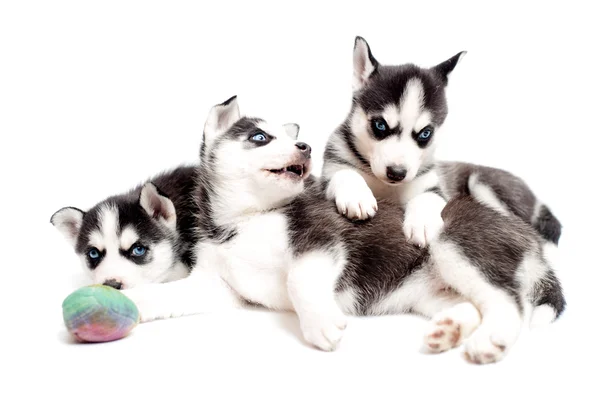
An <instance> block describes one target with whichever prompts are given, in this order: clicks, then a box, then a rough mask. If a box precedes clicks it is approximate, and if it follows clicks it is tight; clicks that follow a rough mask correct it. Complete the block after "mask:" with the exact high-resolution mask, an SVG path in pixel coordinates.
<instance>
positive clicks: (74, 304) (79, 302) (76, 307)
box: [62, 285, 140, 342]
mask: <svg viewBox="0 0 600 399" xmlns="http://www.w3.org/2000/svg"><path fill="white" fill-rule="evenodd" d="M62 309H63V319H64V322H65V326H66V327H67V330H68V331H69V332H70V333H71V334H72V335H73V336H74V337H75V339H77V340H78V341H80V342H108V341H115V340H118V339H121V338H123V337H125V336H127V334H129V332H130V331H131V330H132V329H133V328H134V327H135V326H137V324H138V323H139V319H140V317H139V312H138V308H137V307H136V306H135V304H134V303H133V301H131V299H129V298H128V297H127V296H125V294H123V293H122V292H120V291H119V290H116V289H114V288H112V287H109V286H106V285H90V286H87V287H82V288H80V289H78V290H76V291H74V292H73V293H71V294H70V295H69V296H68V297H66V298H65V300H64V301H63V303H62Z"/></svg>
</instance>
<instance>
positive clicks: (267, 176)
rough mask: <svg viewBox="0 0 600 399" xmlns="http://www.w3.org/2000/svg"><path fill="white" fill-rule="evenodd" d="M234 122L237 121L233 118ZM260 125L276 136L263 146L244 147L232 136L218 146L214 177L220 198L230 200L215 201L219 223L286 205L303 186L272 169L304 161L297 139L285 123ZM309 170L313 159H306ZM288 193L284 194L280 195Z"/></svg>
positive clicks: (215, 210) (215, 216)
mask: <svg viewBox="0 0 600 399" xmlns="http://www.w3.org/2000/svg"><path fill="white" fill-rule="evenodd" d="M234 122H235V121H234ZM258 128H259V129H261V130H263V131H264V132H265V133H268V134H269V135H271V136H274V137H275V139H274V140H273V141H272V142H271V143H269V145H265V146H262V147H257V148H253V149H252V150H251V151H249V150H247V149H245V148H244V147H243V146H244V144H243V143H242V142H241V141H234V140H230V141H227V142H225V143H223V144H222V145H221V146H219V148H217V149H215V159H217V160H218V162H217V163H216V164H215V165H214V166H213V171H214V173H215V176H216V178H215V181H216V182H218V187H216V189H217V190H218V193H219V195H218V196H217V197H218V198H228V199H229V202H227V203H224V202H215V203H212V204H211V205H212V211H213V213H214V218H215V221H216V222H217V223H218V224H222V225H226V224H230V223H234V222H235V221H236V220H237V219H238V218H240V217H241V218H243V217H245V216H246V215H248V214H250V213H253V212H262V211H264V210H267V209H270V208H272V207H274V206H281V205H284V204H285V203H286V202H289V200H290V199H291V198H293V197H294V196H296V195H297V194H299V193H300V192H301V191H302V190H303V189H304V184H303V183H302V182H301V183H300V184H298V182H297V181H296V180H293V179H288V178H284V177H281V176H279V175H275V174H273V173H271V172H269V170H270V169H281V168H284V167H286V166H289V165H292V164H296V163H301V162H304V159H302V156H301V154H300V151H299V149H298V148H297V147H296V145H295V144H296V140H293V139H292V138H291V137H290V136H289V135H288V132H287V131H286V128H285V127H283V126H272V125H269V124H267V123H264V122H263V123H260V124H259V126H258ZM305 165H306V173H310V169H311V166H310V162H308V163H306V164H305ZM282 193H285V195H281V194H282Z"/></svg>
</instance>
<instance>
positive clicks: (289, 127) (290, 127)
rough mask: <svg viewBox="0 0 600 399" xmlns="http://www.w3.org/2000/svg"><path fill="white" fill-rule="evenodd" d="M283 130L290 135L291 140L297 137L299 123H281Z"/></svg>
mask: <svg viewBox="0 0 600 399" xmlns="http://www.w3.org/2000/svg"><path fill="white" fill-rule="evenodd" d="M283 127H284V129H285V132H286V133H287V135H288V136H290V137H291V139H292V140H297V139H298V132H300V125H298V124H297V123H286V124H285V125H283Z"/></svg>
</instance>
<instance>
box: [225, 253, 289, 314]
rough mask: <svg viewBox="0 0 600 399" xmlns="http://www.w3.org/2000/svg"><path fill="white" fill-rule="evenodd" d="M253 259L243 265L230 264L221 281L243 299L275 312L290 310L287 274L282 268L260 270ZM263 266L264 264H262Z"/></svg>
mask: <svg viewBox="0 0 600 399" xmlns="http://www.w3.org/2000/svg"><path fill="white" fill-rule="evenodd" d="M254 261H255V259H252V260H248V261H247V262H245V263H244V264H241V263H237V262H236V263H231V264H229V265H228V266H227V267H226V268H225V269H224V270H223V273H222V276H223V279H224V280H225V281H226V282H227V283H228V284H229V285H230V286H231V288H233V289H234V290H235V291H236V292H237V293H238V294H239V295H240V296H241V297H243V298H244V299H246V300H248V301H250V302H253V303H257V304H260V305H263V306H265V307H267V308H270V309H275V310H292V309H293V306H292V302H291V300H290V297H289V295H288V290H287V272H286V271H285V269H284V268H283V267H279V268H270V267H267V268H262V267H260V265H258V264H256V265H255V266H253V264H254ZM263 265H264V264H263Z"/></svg>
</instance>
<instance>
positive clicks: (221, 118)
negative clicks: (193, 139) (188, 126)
mask: <svg viewBox="0 0 600 399" xmlns="http://www.w3.org/2000/svg"><path fill="white" fill-rule="evenodd" d="M239 119H240V110H239V107H238V103H237V96H233V97H231V98H229V99H228V100H227V101H225V102H223V103H221V104H217V105H215V106H214V107H212V108H211V110H210V111H209V113H208V118H207V119H206V122H205V124H204V140H203V141H204V143H206V145H210V143H211V142H212V141H213V140H214V139H215V138H216V137H218V136H219V135H221V134H223V133H224V132H226V131H227V130H228V129H229V128H230V127H231V126H232V125H233V124H234V123H235V122H237V121H238V120H239Z"/></svg>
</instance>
